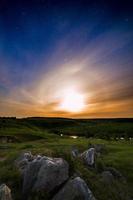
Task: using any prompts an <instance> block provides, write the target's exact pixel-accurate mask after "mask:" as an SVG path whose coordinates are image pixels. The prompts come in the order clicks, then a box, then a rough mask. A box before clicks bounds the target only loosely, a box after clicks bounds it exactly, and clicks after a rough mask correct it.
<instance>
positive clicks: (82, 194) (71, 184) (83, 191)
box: [52, 177, 96, 200]
mask: <svg viewBox="0 0 133 200" xmlns="http://www.w3.org/2000/svg"><path fill="white" fill-rule="evenodd" d="M52 200H96V199H95V197H94V196H93V194H92V192H91V190H90V189H89V188H88V186H87V184H86V183H85V181H84V180H83V179H81V178H80V177H76V178H74V179H71V180H69V181H68V182H67V183H66V184H65V185H64V187H63V188H62V189H61V190H60V191H59V192H58V193H57V194H56V195H55V196H54V198H53V199H52Z"/></svg>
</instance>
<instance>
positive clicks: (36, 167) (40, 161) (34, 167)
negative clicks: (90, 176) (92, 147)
mask: <svg viewBox="0 0 133 200" xmlns="http://www.w3.org/2000/svg"><path fill="white" fill-rule="evenodd" d="M68 174H69V166H68V163H67V162H66V161H65V160H63V159H62V158H49V157H45V156H43V157H40V156H38V157H36V158H35V159H34V160H33V161H31V162H29V163H28V165H27V167H26V169H25V171H24V176H23V180H24V181H23V195H24V196H25V197H26V196H27V195H28V194H29V193H30V192H40V191H43V192H44V193H45V192H46V193H49V192H51V191H53V190H54V189H56V188H58V187H59V186H60V185H61V184H62V183H64V182H65V181H66V180H67V179H68V177H69V175H68Z"/></svg>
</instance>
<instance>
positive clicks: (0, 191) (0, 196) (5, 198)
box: [0, 184, 12, 200]
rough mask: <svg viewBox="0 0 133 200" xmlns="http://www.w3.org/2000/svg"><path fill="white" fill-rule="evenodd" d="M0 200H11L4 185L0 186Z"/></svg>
mask: <svg viewBox="0 0 133 200" xmlns="http://www.w3.org/2000/svg"><path fill="white" fill-rule="evenodd" d="M0 200H12V197H11V190H10V188H9V187H8V186H7V185H6V184H2V185H1V186H0Z"/></svg>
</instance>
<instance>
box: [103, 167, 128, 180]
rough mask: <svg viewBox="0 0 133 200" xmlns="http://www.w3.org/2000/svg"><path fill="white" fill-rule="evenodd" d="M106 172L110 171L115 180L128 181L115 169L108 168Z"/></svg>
mask: <svg viewBox="0 0 133 200" xmlns="http://www.w3.org/2000/svg"><path fill="white" fill-rule="evenodd" d="M106 170H108V171H109V172H110V173H111V174H112V175H113V176H114V178H115V179H120V180H123V181H126V179H125V177H123V175H122V174H121V173H120V172H119V171H118V170H117V169H115V168H114V167H106Z"/></svg>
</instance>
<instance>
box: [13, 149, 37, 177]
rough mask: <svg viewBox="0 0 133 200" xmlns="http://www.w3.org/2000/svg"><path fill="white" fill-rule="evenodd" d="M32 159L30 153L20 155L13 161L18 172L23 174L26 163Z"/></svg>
mask: <svg viewBox="0 0 133 200" xmlns="http://www.w3.org/2000/svg"><path fill="white" fill-rule="evenodd" d="M33 159H34V156H33V155H32V154H31V152H27V153H22V154H21V155H20V157H19V158H18V159H17V160H16V161H15V165H16V166H17V167H18V169H19V171H20V172H21V173H22V174H23V173H24V170H25V168H26V167H27V165H28V163H29V162H31V161H32V160H33Z"/></svg>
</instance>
